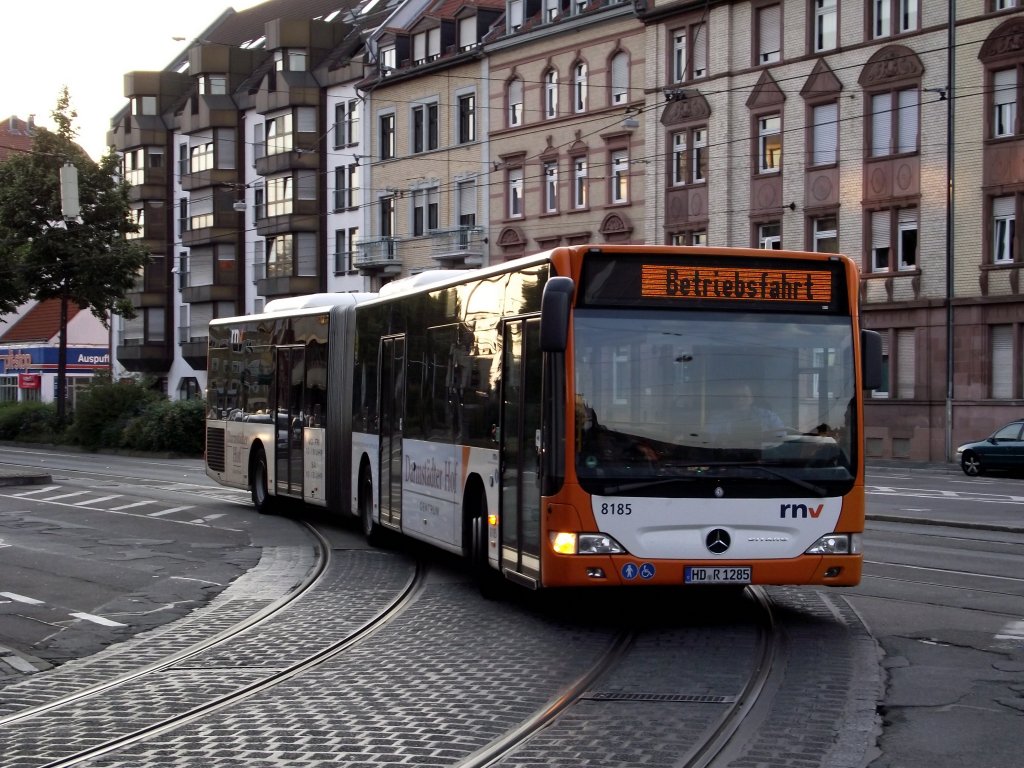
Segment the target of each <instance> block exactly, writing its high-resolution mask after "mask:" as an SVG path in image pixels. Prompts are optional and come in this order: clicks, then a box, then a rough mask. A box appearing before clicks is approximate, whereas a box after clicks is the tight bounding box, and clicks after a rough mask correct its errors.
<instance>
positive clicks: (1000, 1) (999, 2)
mask: <svg viewBox="0 0 1024 768" xmlns="http://www.w3.org/2000/svg"><path fill="white" fill-rule="evenodd" d="M1016 7H1017V0H993V3H992V10H993V11H1005V10H1007V9H1009V8H1016Z"/></svg>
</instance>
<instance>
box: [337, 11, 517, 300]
mask: <svg viewBox="0 0 1024 768" xmlns="http://www.w3.org/2000/svg"><path fill="white" fill-rule="evenodd" d="M503 12H504V0H480V1H479V2H475V3H472V4H468V3H465V2H464V1H463V0H442V2H433V3H423V4H417V3H415V2H409V3H406V5H405V6H403V8H402V11H401V13H400V14H396V15H395V16H394V17H392V18H391V19H389V21H388V23H387V25H385V26H384V27H382V28H381V29H379V30H378V31H377V33H375V34H374V35H372V36H371V37H370V39H369V42H368V45H369V47H370V49H371V50H372V51H373V55H374V59H375V61H376V66H375V68H374V70H373V72H372V73H371V74H370V76H368V77H367V78H366V79H365V80H364V81H362V82H361V83H360V84H359V89H360V92H361V93H362V94H363V96H364V98H365V104H364V106H365V112H366V114H367V115H368V116H369V120H370V121H371V122H372V126H373V129H372V132H371V133H372V136H373V139H372V142H371V145H370V152H371V154H370V157H369V163H368V166H369V167H368V173H367V175H366V177H365V178H366V179H367V184H369V187H370V188H369V189H368V190H367V197H366V202H367V215H368V230H367V231H368V237H366V238H364V239H363V240H362V242H360V243H359V246H358V249H359V252H358V254H357V256H356V266H357V267H358V268H359V270H360V271H361V272H363V273H364V274H367V275H369V276H370V277H371V280H372V285H373V287H374V288H377V287H379V286H380V285H383V284H384V283H386V282H388V281H389V280H391V279H393V278H395V277H397V276H399V275H403V274H405V275H408V274H411V273H416V272H421V271H423V270H429V269H438V268H441V269H453V268H455V269H458V268H466V267H474V266H480V265H482V264H484V263H485V261H487V260H488V256H489V249H488V245H489V242H488V238H487V237H486V235H485V231H486V227H487V210H486V194H487V190H486V184H487V179H488V174H487V173H486V168H487V161H488V157H487V153H486V149H487V146H488V144H487V138H488V137H487V124H486V122H485V114H486V113H485V112H484V110H482V109H481V104H482V102H483V101H484V100H485V99H486V97H487V92H486V83H487V82H488V80H489V75H488V71H487V58H486V57H485V56H482V55H481V50H482V41H483V37H484V35H485V34H486V33H487V32H488V30H489V29H490V28H491V26H492V25H493V24H494V23H495V22H497V21H498V19H500V17H501V15H502V14H503Z"/></svg>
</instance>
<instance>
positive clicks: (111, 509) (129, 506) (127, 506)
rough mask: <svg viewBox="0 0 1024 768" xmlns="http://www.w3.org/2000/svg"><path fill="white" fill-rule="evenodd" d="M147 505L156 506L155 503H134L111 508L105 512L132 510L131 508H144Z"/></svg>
mask: <svg viewBox="0 0 1024 768" xmlns="http://www.w3.org/2000/svg"><path fill="white" fill-rule="evenodd" d="M147 504H156V502H155V501H136V502H133V503H131V504H122V505H121V506H120V507H111V508H110V509H108V510H107V512H120V511H121V510H122V509H132V508H133V507H144V506H146V505H147Z"/></svg>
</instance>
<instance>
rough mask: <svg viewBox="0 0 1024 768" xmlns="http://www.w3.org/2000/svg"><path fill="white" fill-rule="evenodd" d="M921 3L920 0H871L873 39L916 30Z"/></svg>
mask: <svg viewBox="0 0 1024 768" xmlns="http://www.w3.org/2000/svg"><path fill="white" fill-rule="evenodd" d="M919 4H920V0H870V3H869V8H870V10H871V37H872V39H874V40H877V39H879V38H883V37H891V36H892V35H902V34H905V33H907V32H914V31H916V30H917V27H918V10H919Z"/></svg>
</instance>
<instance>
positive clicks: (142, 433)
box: [121, 400, 206, 455]
mask: <svg viewBox="0 0 1024 768" xmlns="http://www.w3.org/2000/svg"><path fill="white" fill-rule="evenodd" d="M205 415H206V407H205V405H204V403H203V401H202V400H179V401H176V402H171V401H169V400H160V401H157V402H152V403H149V404H148V405H147V406H146V407H145V409H144V410H143V411H142V413H140V414H139V415H138V416H136V417H135V418H133V419H132V420H131V421H129V422H128V424H127V425H126V426H125V428H124V431H123V434H122V440H121V445H122V447H124V448H131V449H133V450H137V451H173V452H175V453H186V454H193V455H199V454H202V452H203V442H204V433H205V430H206V420H205Z"/></svg>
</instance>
